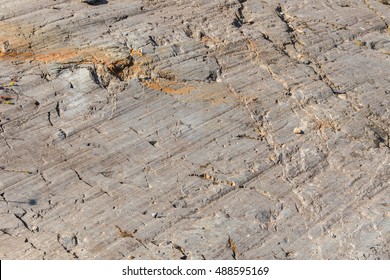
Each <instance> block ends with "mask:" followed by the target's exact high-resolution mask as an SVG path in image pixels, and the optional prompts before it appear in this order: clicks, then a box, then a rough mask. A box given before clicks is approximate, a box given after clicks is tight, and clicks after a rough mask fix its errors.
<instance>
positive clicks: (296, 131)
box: [294, 127, 303, 134]
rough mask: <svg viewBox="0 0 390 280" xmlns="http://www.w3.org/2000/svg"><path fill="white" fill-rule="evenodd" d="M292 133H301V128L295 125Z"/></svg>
mask: <svg viewBox="0 0 390 280" xmlns="http://www.w3.org/2000/svg"><path fill="white" fill-rule="evenodd" d="M294 133H295V134H303V130H302V129H300V128H299V127H296V128H294Z"/></svg>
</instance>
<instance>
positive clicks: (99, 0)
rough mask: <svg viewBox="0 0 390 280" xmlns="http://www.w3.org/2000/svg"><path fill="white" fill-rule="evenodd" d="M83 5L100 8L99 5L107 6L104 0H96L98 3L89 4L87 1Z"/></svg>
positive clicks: (91, 2)
mask: <svg viewBox="0 0 390 280" xmlns="http://www.w3.org/2000/svg"><path fill="white" fill-rule="evenodd" d="M85 3H87V4H89V5H91V6H100V5H105V4H108V1H106V0H98V1H90V3H88V1H85Z"/></svg>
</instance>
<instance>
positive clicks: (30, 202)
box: [4, 199, 38, 205]
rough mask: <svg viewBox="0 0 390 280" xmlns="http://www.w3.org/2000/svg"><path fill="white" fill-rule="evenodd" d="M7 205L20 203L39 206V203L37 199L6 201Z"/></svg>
mask: <svg viewBox="0 0 390 280" xmlns="http://www.w3.org/2000/svg"><path fill="white" fill-rule="evenodd" d="M4 202H6V203H19V204H28V205H37V204H38V201H37V200H36V199H29V200H27V201H4Z"/></svg>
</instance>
